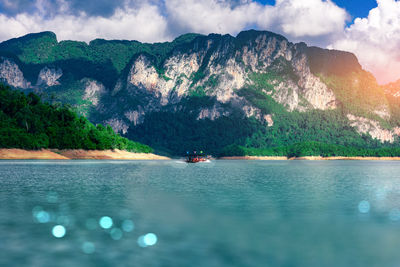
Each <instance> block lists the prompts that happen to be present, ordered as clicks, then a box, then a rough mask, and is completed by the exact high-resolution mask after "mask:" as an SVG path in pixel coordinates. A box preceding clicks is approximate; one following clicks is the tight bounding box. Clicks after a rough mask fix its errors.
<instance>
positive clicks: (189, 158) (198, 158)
mask: <svg viewBox="0 0 400 267" xmlns="http://www.w3.org/2000/svg"><path fill="white" fill-rule="evenodd" d="M186 154H187V155H186V162H187V163H198V162H204V161H207V160H208V159H209V158H210V156H207V155H206V154H204V153H203V151H200V153H197V151H193V153H189V151H188V152H187V153H186Z"/></svg>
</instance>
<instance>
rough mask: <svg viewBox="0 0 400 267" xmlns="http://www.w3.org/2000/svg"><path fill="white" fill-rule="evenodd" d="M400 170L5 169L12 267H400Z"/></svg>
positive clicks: (357, 166)
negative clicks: (283, 266) (399, 234)
mask: <svg viewBox="0 0 400 267" xmlns="http://www.w3.org/2000/svg"><path fill="white" fill-rule="evenodd" d="M399 189H400V163H398V162H357V161H321V162H319V161H316V162H308V161H276V162H266V161H211V162H206V163H200V164H186V163H184V162H182V161H167V162H165V161H134V162H132V161H0V201H1V202H0V203H1V206H0V238H1V239H0V253H1V254H2V255H0V266H109V265H110V266H282V265H287V266H371V265H372V266H373V265H375V266H397V265H399V264H400V255H399V253H398V252H397V248H398V247H399V245H400V238H398V233H399V231H400V190H399Z"/></svg>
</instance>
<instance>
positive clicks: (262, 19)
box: [0, 0, 400, 83]
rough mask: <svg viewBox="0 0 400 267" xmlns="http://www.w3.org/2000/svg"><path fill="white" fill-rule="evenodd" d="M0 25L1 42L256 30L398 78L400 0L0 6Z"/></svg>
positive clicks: (44, 0) (67, 1)
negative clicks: (340, 53)
mask: <svg viewBox="0 0 400 267" xmlns="http://www.w3.org/2000/svg"><path fill="white" fill-rule="evenodd" d="M0 25H1V27H0V41H4V40H7V39H10V38H14V37H18V36H22V35H25V34H27V33H31V32H40V31H53V32H55V33H56V34H57V38H58V40H66V39H69V40H80V41H85V42H89V41H90V40H93V39H95V38H104V39H127V40H138V41H142V42H162V41H171V40H173V39H174V38H176V37H177V36H179V35H181V34H184V33H187V32H196V33H202V34H209V33H221V34H231V35H234V36H235V35H236V34H238V33H239V32H240V31H242V30H246V29H250V28H254V29H257V30H269V31H273V32H276V33H279V34H282V35H284V36H285V37H287V38H288V39H289V40H290V41H291V42H301V41H303V42H306V43H307V44H309V45H315V46H320V47H325V48H330V49H338V50H346V51H350V52H353V53H355V54H356V55H357V57H358V59H359V61H360V63H361V64H362V66H363V67H364V68H365V69H367V70H369V71H371V72H372V73H373V74H374V75H375V76H376V77H377V78H378V80H379V82H381V83H385V82H389V81H394V80H397V79H399V78H400V49H399V47H400V0H0Z"/></svg>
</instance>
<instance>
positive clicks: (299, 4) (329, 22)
mask: <svg viewBox="0 0 400 267" xmlns="http://www.w3.org/2000/svg"><path fill="white" fill-rule="evenodd" d="M273 14H274V15H275V18H274V21H275V23H276V24H277V27H278V29H280V30H281V31H282V32H283V33H285V34H287V35H290V36H293V37H304V36H321V35H328V34H336V33H338V32H342V31H343V29H344V27H345V23H346V20H347V19H348V17H349V15H348V14H347V12H346V10H344V9H342V8H340V7H338V6H337V5H336V4H334V3H333V2H332V1H330V0H328V1H321V0H305V1H299V0H277V1H276V6H275V9H274V10H273ZM260 24H261V25H262V21H260Z"/></svg>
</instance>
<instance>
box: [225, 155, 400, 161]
mask: <svg viewBox="0 0 400 267" xmlns="http://www.w3.org/2000/svg"><path fill="white" fill-rule="evenodd" d="M219 159H227V160H400V157H318V156H307V157H298V158H288V157H268V156H240V157H222V158H219Z"/></svg>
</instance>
